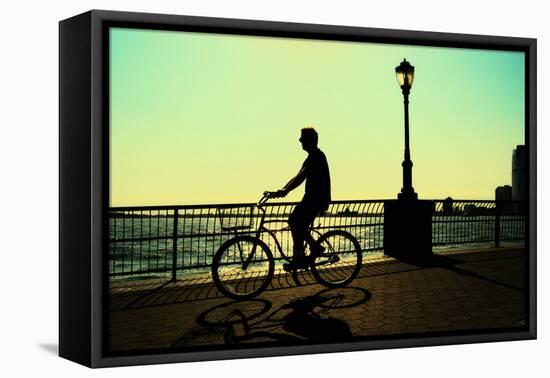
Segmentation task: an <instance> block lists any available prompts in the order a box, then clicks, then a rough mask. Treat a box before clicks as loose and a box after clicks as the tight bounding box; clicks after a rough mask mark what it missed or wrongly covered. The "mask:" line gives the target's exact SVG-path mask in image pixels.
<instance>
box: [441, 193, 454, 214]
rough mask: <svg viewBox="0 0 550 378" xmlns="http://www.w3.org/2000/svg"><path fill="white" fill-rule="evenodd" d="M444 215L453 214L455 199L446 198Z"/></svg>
mask: <svg viewBox="0 0 550 378" xmlns="http://www.w3.org/2000/svg"><path fill="white" fill-rule="evenodd" d="M443 214H445V215H452V214H453V199H452V198H451V197H447V198H445V201H443Z"/></svg>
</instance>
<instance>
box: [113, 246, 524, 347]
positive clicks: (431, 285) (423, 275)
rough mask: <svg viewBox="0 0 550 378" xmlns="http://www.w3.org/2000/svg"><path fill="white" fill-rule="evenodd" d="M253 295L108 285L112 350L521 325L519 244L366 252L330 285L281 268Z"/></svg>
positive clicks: (196, 285) (199, 286) (189, 285)
mask: <svg viewBox="0 0 550 378" xmlns="http://www.w3.org/2000/svg"><path fill="white" fill-rule="evenodd" d="M273 281H274V282H273V285H272V286H271V287H270V288H269V289H268V290H266V291H265V292H264V293H262V294H261V295H259V296H258V297H257V298H255V299H253V300H247V301H242V302H236V301H233V300H230V299H228V298H225V297H223V296H221V294H220V293H218V292H217V290H216V288H215V287H214V286H213V285H212V283H211V282H209V281H208V280H207V279H194V280H180V281H177V282H174V283H172V282H166V281H162V280H148V281H136V282H129V283H118V284H113V285H112V286H111V303H110V314H109V319H110V328H109V329H110V331H109V342H110V349H111V351H121V352H123V351H137V350H143V349H159V348H160V349H162V348H171V347H176V348H180V347H182V348H185V347H200V346H213V345H220V346H221V345H227V344H244V343H257V342H262V343H275V344H281V343H282V344H288V343H300V342H311V341H314V342H315V341H323V342H325V341H345V340H353V339H354V338H365V337H367V338H368V337H372V336H390V335H407V334H416V333H426V332H437V331H457V330H486V329H488V330H490V329H501V328H517V327H522V326H524V325H525V319H526V314H525V297H526V291H525V287H524V285H525V251H524V250H523V249H522V248H499V249H482V250H470V251H455V252H450V253H440V254H438V255H437V258H436V259H435V260H434V262H433V263H430V264H420V265H419V264H412V263H406V262H402V261H397V260H394V259H391V258H379V259H374V260H368V261H366V263H364V265H363V268H362V270H361V272H360V274H359V276H358V278H356V279H355V280H354V281H353V282H352V283H351V284H350V285H349V287H346V288H343V289H331V290H328V289H326V288H324V287H323V286H321V285H319V284H317V283H316V282H315V280H314V279H313V277H311V275H310V274H309V273H303V274H301V275H300V277H299V283H300V285H298V284H297V283H296V282H294V280H293V279H292V277H291V276H290V275H288V274H285V273H284V272H279V274H278V275H277V276H276V277H275V278H274V280H273Z"/></svg>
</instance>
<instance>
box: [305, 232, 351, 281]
mask: <svg viewBox="0 0 550 378" xmlns="http://www.w3.org/2000/svg"><path fill="white" fill-rule="evenodd" d="M316 244H317V245H318V246H321V247H323V248H324V252H323V253H322V254H321V255H320V256H318V257H316V258H315V261H314V262H313V263H312V264H311V273H312V274H313V276H314V277H315V279H316V280H317V281H318V282H319V283H321V284H323V285H324V286H326V287H330V288H333V287H342V286H346V285H347V284H349V283H350V282H351V281H353V279H354V278H355V277H357V274H359V270H361V263H362V252H361V247H360V246H359V242H358V241H357V239H355V238H354V237H353V235H351V234H350V233H349V232H346V231H342V230H333V231H329V232H327V233H325V234H323V235H321V237H319V239H317V241H316Z"/></svg>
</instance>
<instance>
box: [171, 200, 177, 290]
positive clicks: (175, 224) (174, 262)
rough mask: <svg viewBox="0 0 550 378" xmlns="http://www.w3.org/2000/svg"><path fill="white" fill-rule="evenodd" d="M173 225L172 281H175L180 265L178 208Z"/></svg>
mask: <svg viewBox="0 0 550 378" xmlns="http://www.w3.org/2000/svg"><path fill="white" fill-rule="evenodd" d="M172 227H173V232H172V282H175V281H176V271H177V266H178V209H174V220H173V221H172Z"/></svg>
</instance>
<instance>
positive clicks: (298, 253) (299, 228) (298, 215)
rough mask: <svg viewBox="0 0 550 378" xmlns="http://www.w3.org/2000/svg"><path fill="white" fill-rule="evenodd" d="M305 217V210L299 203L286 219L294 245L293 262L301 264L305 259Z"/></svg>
mask: <svg viewBox="0 0 550 378" xmlns="http://www.w3.org/2000/svg"><path fill="white" fill-rule="evenodd" d="M305 215H306V214H305V208H304V206H303V204H301V203H299V204H298V205H296V206H295V207H294V210H292V213H291V214H290V217H289V218H288V224H289V225H290V232H291V233H292V241H293V245H294V248H293V250H294V257H293V261H295V262H296V261H298V262H301V261H303V260H304V259H305V252H304V249H305V248H304V247H305V246H304V241H305V238H306V234H307V227H308V223H306V221H307V219H306V216H305Z"/></svg>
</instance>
